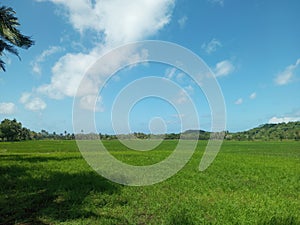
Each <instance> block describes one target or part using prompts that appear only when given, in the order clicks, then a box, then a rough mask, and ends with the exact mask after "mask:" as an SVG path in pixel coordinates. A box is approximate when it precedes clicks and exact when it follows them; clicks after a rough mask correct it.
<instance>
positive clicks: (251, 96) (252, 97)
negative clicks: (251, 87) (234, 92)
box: [249, 92, 257, 99]
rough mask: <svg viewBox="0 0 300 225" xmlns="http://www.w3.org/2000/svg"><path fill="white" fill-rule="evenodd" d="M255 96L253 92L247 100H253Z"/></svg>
mask: <svg viewBox="0 0 300 225" xmlns="http://www.w3.org/2000/svg"><path fill="white" fill-rule="evenodd" d="M256 96H257V95H256V92H253V93H252V94H251V95H250V96H249V98H250V99H255V98H256Z"/></svg>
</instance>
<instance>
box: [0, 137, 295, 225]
mask: <svg viewBox="0 0 300 225" xmlns="http://www.w3.org/2000/svg"><path fill="white" fill-rule="evenodd" d="M176 143H177V142H176V141H175V140H170V141H164V142H163V143H162V144H161V145H160V146H159V147H158V148H156V149H154V150H152V151H149V152H134V151H130V150H128V149H126V148H125V147H124V146H122V145H121V144H120V143H119V142H118V141H105V142H104V144H105V146H106V147H107V148H108V149H109V150H110V152H111V154H112V155H114V156H115V157H116V158H118V159H120V160H122V161H124V162H127V163H130V164H133V165H149V164H153V163H156V162H159V161H160V160H162V159H164V158H166V157H167V156H168V155H169V154H170V153H171V152H172V150H173V149H174V147H175V146H176ZM206 143H207V142H206V141H199V142H198V146H197V149H196V151H195V153H194V155H193V157H192V158H191V160H190V161H189V163H188V164H187V165H186V166H185V167H184V168H183V169H182V170H181V171H179V172H178V173H177V174H176V175H174V176H173V177H171V178H169V179H167V180H166V181H163V182H161V183H158V184H154V185H151V186H141V187H133V186H124V185H120V184H116V183H114V182H111V181H109V180H107V179H105V178H103V177H101V176H100V175H98V174H97V173H96V172H94V171H93V169H92V168H91V167H90V166H89V165H88V164H87V162H86V161H85V160H84V159H83V158H82V156H81V154H80V152H79V150H78V148H77V146H76V142H75V141H27V142H2V143H0V224H19V225H25V224H26V225H27V224H28V225H29V224H187V225H188V224H222V225H223V224H249V225H250V224H251V225H252V224H270V225H271V224H272V225H279V224H300V142H299V141H282V142H280V141H278V142H257V141H252V142H251V141H249V142H247V141H240V142H239V141H224V142H223V145H222V148H221V150H220V152H219V154H218V156H217V157H216V159H215V161H214V162H213V164H212V165H211V166H210V167H209V168H208V169H207V170H205V171H204V172H200V171H199V170H198V168H199V163H200V160H201V156H202V154H203V152H204V149H205V146H206Z"/></svg>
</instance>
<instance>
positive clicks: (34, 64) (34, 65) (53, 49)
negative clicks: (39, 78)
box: [31, 46, 63, 75]
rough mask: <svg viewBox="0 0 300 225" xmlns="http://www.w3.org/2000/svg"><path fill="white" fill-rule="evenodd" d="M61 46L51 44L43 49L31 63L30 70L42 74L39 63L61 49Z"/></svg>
mask: <svg viewBox="0 0 300 225" xmlns="http://www.w3.org/2000/svg"><path fill="white" fill-rule="evenodd" d="M62 50H63V48H61V47H59V46H51V47H49V48H48V49H46V50H45V51H43V52H42V53H41V54H40V55H39V56H38V57H36V59H35V61H33V62H32V63H31V65H32V71H33V72H34V73H36V74H39V75H41V74H42V68H41V63H42V62H44V61H45V60H46V59H47V57H49V56H51V55H53V54H55V53H57V52H60V51H62Z"/></svg>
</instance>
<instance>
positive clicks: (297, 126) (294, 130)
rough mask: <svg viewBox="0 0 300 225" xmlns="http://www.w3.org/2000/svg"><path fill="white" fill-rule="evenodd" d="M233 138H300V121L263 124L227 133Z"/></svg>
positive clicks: (266, 139) (251, 139) (265, 139)
mask: <svg viewBox="0 0 300 225" xmlns="http://www.w3.org/2000/svg"><path fill="white" fill-rule="evenodd" d="M227 139H233V140H248V141H253V140H263V141H268V140H281V141H282V140H300V122H299V121H298V122H289V123H279V124H264V125H261V126H259V127H257V128H253V129H250V130H248V131H244V132H238V133H233V134H229V135H228V136H227Z"/></svg>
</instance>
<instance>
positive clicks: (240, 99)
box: [234, 98, 243, 105]
mask: <svg viewBox="0 0 300 225" xmlns="http://www.w3.org/2000/svg"><path fill="white" fill-rule="evenodd" d="M234 104H236V105H240V104H243V99H242V98H239V99H237V100H236V101H235V102H234Z"/></svg>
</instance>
